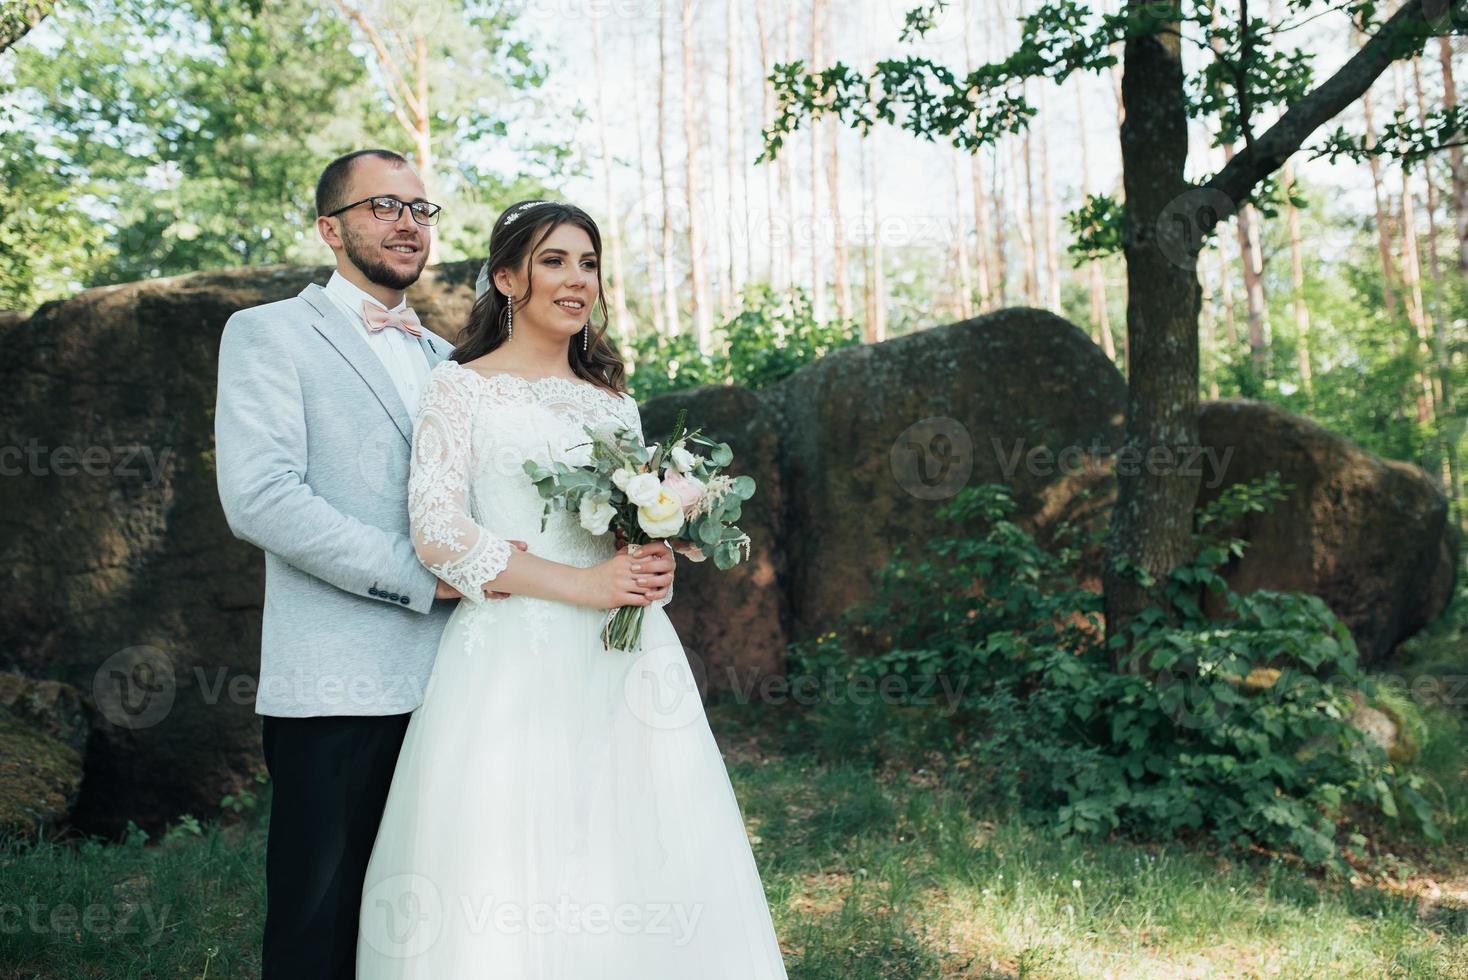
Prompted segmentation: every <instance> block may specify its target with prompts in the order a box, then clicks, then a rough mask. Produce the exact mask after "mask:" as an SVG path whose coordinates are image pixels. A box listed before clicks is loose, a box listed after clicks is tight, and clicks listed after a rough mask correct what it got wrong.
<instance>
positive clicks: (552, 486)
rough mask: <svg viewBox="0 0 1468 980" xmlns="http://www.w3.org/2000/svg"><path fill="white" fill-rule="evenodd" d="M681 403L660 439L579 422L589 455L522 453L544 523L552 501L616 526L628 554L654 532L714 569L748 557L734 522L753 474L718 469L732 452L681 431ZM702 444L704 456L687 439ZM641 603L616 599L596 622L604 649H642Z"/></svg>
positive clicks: (589, 522)
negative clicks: (551, 458) (550, 458)
mask: <svg viewBox="0 0 1468 980" xmlns="http://www.w3.org/2000/svg"><path fill="white" fill-rule="evenodd" d="M687 417H688V412H687V411H686V410H680V411H679V412H678V418H677V421H675V422H674V423H673V432H672V434H671V435H669V436H668V438H667V440H666V441H664V442H663V443H662V444H661V445H658V444H657V443H654V444H653V445H651V446H644V445H643V444H642V439H641V438H640V437H639V436H638V434H637V433H636V432H635V431H634V430H632V429H629V428H627V427H626V426H622V425H606V426H601V427H597V426H586V427H585V431H586V434H587V435H588V436H590V437H591V441H590V442H589V443H581V444H580V445H583V446H584V445H590V446H591V460H590V462H588V463H585V464H581V465H576V466H572V465H569V464H567V463H562V462H552V463H551V464H550V465H549V466H543V465H541V464H540V463H538V462H536V461H535V460H526V462H525V472H526V473H528V474H529V475H530V480H531V482H532V483H534V484H535V488H536V489H537V490H538V491H540V496H541V497H542V498H543V499H544V500H545V509H544V511H543V512H542V514H541V518H540V529H541V530H542V531H544V530H545V524H546V521H547V520H548V519H549V517H550V512H551V508H553V507H557V506H559V507H564V508H565V509H566V510H568V511H570V512H572V513H574V514H578V515H579V516H580V520H581V526H582V527H584V528H586V530H588V531H590V532H591V533H592V534H606V533H608V531H609V530H617V531H620V532H621V534H622V537H623V538H624V539H625V540H626V541H627V544H628V547H629V548H630V550H631V551H632V552H633V553H634V554H635V553H636V552H637V548H638V546H639V545H643V544H647V543H649V542H651V541H653V540H659V541H667V542H668V544H669V547H671V548H673V550H675V551H679V552H681V553H682V554H684V555H686V556H687V557H689V558H690V559H692V560H693V561H703V560H704V559H705V558H707V557H708V556H709V555H710V554H711V555H712V556H713V559H714V564H715V565H716V566H717V567H719V568H720V569H725V568H732V567H733V566H734V565H737V564H738V563H739V561H740V559H741V557H743V558H748V557H749V535H747V534H745V533H744V532H743V531H741V530H740V529H739V528H738V527H737V526H735V524H734V522H735V521H737V520H739V512H740V506H741V505H742V504H743V503H744V501H746V500H748V499H749V498H750V497H752V496H754V480H752V479H750V478H749V477H747V476H737V477H730V476H727V475H725V474H724V473H723V472H722V470H723V469H724V468H725V467H727V466H728V465H729V464H730V463H731V462H732V461H733V459H734V454H733V453H732V452H730V451H729V446H728V444H727V443H722V442H712V441H710V440H708V439H706V438H701V437H700V436H699V433H700V432H701V431H702V430H701V429H695V430H693V431H692V432H689V431H687V426H686V422H687ZM690 445H693V446H703V447H706V448H707V449H708V455H707V456H701V455H698V454H697V453H695V452H693V451H692V450H690V449H689V448H688V447H689V446H690ZM644 608H645V607H643V606H622V607H621V608H619V609H616V610H614V611H613V612H612V614H611V615H610V616H609V617H608V618H607V622H606V625H605V626H603V627H602V631H601V639H602V645H603V646H604V647H605V648H606V649H608V650H625V651H628V652H631V653H636V652H637V651H638V650H639V649H641V641H642V613H643V610H644Z"/></svg>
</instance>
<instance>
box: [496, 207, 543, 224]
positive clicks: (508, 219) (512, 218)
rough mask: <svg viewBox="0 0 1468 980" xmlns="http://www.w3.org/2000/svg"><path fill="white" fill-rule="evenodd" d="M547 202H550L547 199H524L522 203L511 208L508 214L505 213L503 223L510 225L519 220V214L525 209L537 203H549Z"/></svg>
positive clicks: (527, 209)
mask: <svg viewBox="0 0 1468 980" xmlns="http://www.w3.org/2000/svg"><path fill="white" fill-rule="evenodd" d="M549 203H550V202H549V201H526V202H525V203H524V204H517V205H515V207H514V210H512V211H511V212H510V213H509V214H507V215H505V224H507V225H512V224H514V223H515V222H517V221H519V220H520V216H521V215H522V214H524V213H525V212H526V211H529V210H530V209H531V208H533V207H535V206H536V205H537V204H549Z"/></svg>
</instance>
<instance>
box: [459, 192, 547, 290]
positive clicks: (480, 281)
mask: <svg viewBox="0 0 1468 980" xmlns="http://www.w3.org/2000/svg"><path fill="white" fill-rule="evenodd" d="M549 203H550V202H549V201H525V202H524V203H521V204H517V205H515V206H514V208H512V209H511V210H510V212H509V213H508V214H507V215H505V224H507V225H512V224H514V223H515V222H516V221H519V220H520V215H522V214H524V213H525V212H526V211H529V210H530V209H531V208H533V207H535V206H536V205H537V204H549ZM489 289H490V282H489V261H488V260H487V259H486V260H485V262H484V265H482V266H480V267H479V277H478V278H477V279H475V280H474V301H475V302H476V303H477V302H479V298H480V297H481V296H483V295H484V294H485V293H487V292H489Z"/></svg>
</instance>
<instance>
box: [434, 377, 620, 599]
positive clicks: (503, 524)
mask: <svg viewBox="0 0 1468 980" xmlns="http://www.w3.org/2000/svg"><path fill="white" fill-rule="evenodd" d="M617 423H620V424H624V425H627V426H629V427H631V428H632V429H633V430H634V431H636V432H637V433H639V435H640V434H641V432H642V421H641V418H640V416H639V415H638V411H637V402H636V401H635V400H634V399H633V398H632V396H631V395H629V394H625V393H624V394H622V395H613V394H612V393H610V392H608V391H606V390H605V389H603V388H599V387H597V386H595V385H592V384H590V383H583V382H576V381H569V380H567V379H565V378H556V377H550V378H539V379H536V380H533V381H532V380H527V379H525V378H521V377H519V376H518V375H514V374H507V373H504V372H500V373H496V374H488V375H486V374H480V373H479V372H477V371H475V370H473V369H472V368H466V367H464V366H463V365H462V364H459V363H458V362H457V361H454V360H446V361H443V362H441V363H440V364H438V366H436V367H435V368H434V369H433V371H432V372H430V374H429V376H428V384H427V387H426V390H425V391H424V393H423V397H422V400H421V401H420V402H419V406H418V417H417V418H416V419H415V420H414V423H413V455H412V467H411V470H410V474H409V478H408V513H409V519H410V525H411V532H412V535H413V547H414V548H415V549H416V550H417V552H418V557H419V559H420V560H421V561H422V562H423V564H424V565H426V566H427V567H428V569H429V571H431V572H433V573H434V574H435V575H437V576H438V577H439V578H441V579H443V580H444V581H445V582H448V583H449V584H450V585H452V586H453V587H454V588H456V589H458V590H459V591H460V592H462V593H463V594H464V597H465V598H466V599H468V600H469V601H471V602H474V603H476V604H478V603H482V602H484V601H485V597H484V586H485V583H486V582H489V581H490V580H491V579H493V578H494V577H495V576H497V575H498V574H499V573H500V572H501V571H503V570H504V568H505V566H506V565H507V564H508V563H509V559H510V549H511V546H510V545H509V544H508V543H507V542H508V541H509V540H511V539H514V540H520V541H524V542H526V543H527V544H528V545H529V551H530V553H531V554H534V555H537V556H539V557H541V558H546V559H549V560H551V561H558V562H561V563H563V564H568V565H576V566H578V567H581V568H586V567H590V566H591V565H595V564H597V563H599V562H602V561H605V560H606V559H608V558H610V557H611V556H612V555H613V554H614V553H615V551H616V542H615V538H614V536H613V535H612V533H611V532H608V533H606V534H603V535H593V534H591V533H590V532H589V531H587V530H586V529H585V528H583V527H582V526H581V522H580V519H579V517H578V515H576V514H573V513H571V512H569V511H566V510H564V509H562V508H557V509H554V510H552V511H551V513H550V516H549V518H548V520H547V521H546V526H545V530H544V531H542V530H541V529H540V518H541V512H542V511H543V509H544V506H545V502H544V500H543V499H542V498H541V496H540V494H539V493H538V492H537V491H536V489H535V486H534V484H532V483H531V482H530V477H529V476H528V475H527V474H526V472H525V470H524V463H525V460H527V459H535V460H537V461H539V462H541V463H543V464H544V463H549V462H551V461H552V460H559V461H561V462H564V463H567V464H572V465H575V464H584V463H586V462H587V461H588V460H589V459H590V452H591V449H590V446H588V445H584V443H586V442H587V436H586V433H585V431H584V430H583V429H582V426H584V425H593V426H594V425H599V424H602V425H604V424H617Z"/></svg>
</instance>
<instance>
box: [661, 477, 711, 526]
mask: <svg viewBox="0 0 1468 980" xmlns="http://www.w3.org/2000/svg"><path fill="white" fill-rule="evenodd" d="M663 489H664V490H666V491H667V492H668V493H670V494H672V495H673V496H674V497H676V498H678V502H679V503H680V504H682V505H683V516H684V517H687V516H688V515H689V514H691V513H693V508H694V507H695V506H696V505H697V504H698V502H699V500H701V499H703V484H702V483H700V482H699V481H698V480H697V479H695V478H694V477H691V476H685V475H684V474H682V473H679V472H678V471H677V470H669V471H668V473H667V475H666V476H664V477H663Z"/></svg>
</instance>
